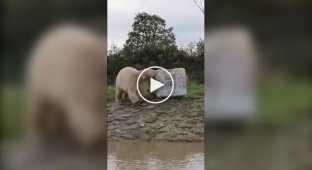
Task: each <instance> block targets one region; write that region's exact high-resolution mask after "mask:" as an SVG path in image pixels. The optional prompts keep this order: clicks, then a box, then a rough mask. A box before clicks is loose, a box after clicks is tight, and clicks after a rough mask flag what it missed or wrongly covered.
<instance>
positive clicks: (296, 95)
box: [259, 81, 312, 126]
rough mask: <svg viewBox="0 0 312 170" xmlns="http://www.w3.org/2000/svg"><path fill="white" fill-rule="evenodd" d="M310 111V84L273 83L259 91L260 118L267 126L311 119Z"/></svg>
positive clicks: (311, 85) (311, 99)
mask: <svg viewBox="0 0 312 170" xmlns="http://www.w3.org/2000/svg"><path fill="white" fill-rule="evenodd" d="M311 111H312V82H306V81H301V82H299V81H293V82H289V81H288V82H283V81H275V82H270V83H267V84H266V85H265V86H263V88H262V89H260V91H259V112H260V117H261V120H262V121H264V122H265V123H267V124H270V125H275V126H283V125H290V124H293V123H296V122H300V120H299V119H301V120H302V118H303V117H304V118H303V119H305V118H307V116H308V118H309V117H310V118H311ZM307 114H308V115H307Z"/></svg>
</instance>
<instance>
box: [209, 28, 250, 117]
mask: <svg viewBox="0 0 312 170" xmlns="http://www.w3.org/2000/svg"><path fill="white" fill-rule="evenodd" d="M205 39H206V42H205V116H206V117H205V118H206V120H236V119H239V120H241V119H251V118H253V117H254V116H255V102H256V101H255V91H254V90H255V89H254V88H255V87H254V86H255V82H254V81H255V78H256V74H255V66H256V65H255V51H254V48H253V43H252V41H251V35H250V33H249V32H248V31H247V30H245V29H242V28H222V29H217V30H214V31H211V32H210V33H208V34H207V35H206V37H205Z"/></svg>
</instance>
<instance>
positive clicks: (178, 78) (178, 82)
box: [155, 68, 187, 97]
mask: <svg viewBox="0 0 312 170" xmlns="http://www.w3.org/2000/svg"><path fill="white" fill-rule="evenodd" d="M167 70H168V71H169V72H170V74H171V75H172V77H173V80H174V84H175V87H174V89H173V93H172V95H171V96H176V97H178V96H186V95H187V89H186V80H187V78H186V73H185V69H184V68H174V69H167ZM155 79H156V80H158V81H160V82H163V83H164V84H165V86H163V87H162V88H159V90H157V93H156V96H157V97H166V96H168V94H169V93H170V90H171V87H172V83H171V79H170V77H169V75H168V74H167V73H166V72H165V71H163V70H157V73H156V76H155Z"/></svg>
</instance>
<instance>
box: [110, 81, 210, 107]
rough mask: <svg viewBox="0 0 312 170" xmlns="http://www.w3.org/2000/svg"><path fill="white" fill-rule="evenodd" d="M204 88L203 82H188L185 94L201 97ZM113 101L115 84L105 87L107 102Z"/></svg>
mask: <svg viewBox="0 0 312 170" xmlns="http://www.w3.org/2000/svg"><path fill="white" fill-rule="evenodd" d="M204 88H205V86H204V85H203V84H197V83H193V82H191V83H188V86H187V96H189V97H201V96H204ZM114 102H115V86H112V85H110V86H108V88H107V103H114Z"/></svg>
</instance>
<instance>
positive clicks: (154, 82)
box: [150, 78, 165, 93]
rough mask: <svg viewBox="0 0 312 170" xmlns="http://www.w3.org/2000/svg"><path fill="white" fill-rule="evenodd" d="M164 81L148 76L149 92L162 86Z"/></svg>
mask: <svg viewBox="0 0 312 170" xmlns="http://www.w3.org/2000/svg"><path fill="white" fill-rule="evenodd" d="M164 85H165V84H164V83H161V82H159V81H157V80H155V79H153V78H150V93H153V92H154V91H155V90H157V89H159V88H161V87H162V86H164Z"/></svg>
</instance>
